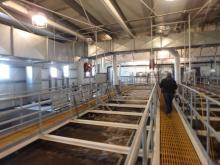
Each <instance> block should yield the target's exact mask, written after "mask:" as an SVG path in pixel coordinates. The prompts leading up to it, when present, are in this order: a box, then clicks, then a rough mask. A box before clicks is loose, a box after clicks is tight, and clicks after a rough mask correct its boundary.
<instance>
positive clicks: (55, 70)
mask: <svg viewBox="0 0 220 165" xmlns="http://www.w3.org/2000/svg"><path fill="white" fill-rule="evenodd" d="M57 75H58V73H57V68H55V67H51V68H50V76H51V77H52V78H57Z"/></svg>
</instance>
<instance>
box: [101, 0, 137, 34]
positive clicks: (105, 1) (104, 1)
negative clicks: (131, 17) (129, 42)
mask: <svg viewBox="0 0 220 165" xmlns="http://www.w3.org/2000/svg"><path fill="white" fill-rule="evenodd" d="M100 2H102V4H103V5H104V6H105V7H106V9H107V10H108V11H109V12H110V13H111V15H112V16H113V17H114V18H115V20H116V21H117V22H118V23H119V25H120V26H121V27H122V29H124V31H126V32H127V33H128V34H129V36H131V37H132V38H135V36H134V34H133V33H132V32H131V31H130V29H129V28H128V27H127V25H126V24H125V22H124V21H123V19H122V18H121V16H120V15H119V13H118V12H117V10H116V9H115V7H114V6H113V5H112V3H111V2H110V0H101V1H100Z"/></svg>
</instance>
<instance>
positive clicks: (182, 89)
mask: <svg viewBox="0 0 220 165" xmlns="http://www.w3.org/2000/svg"><path fill="white" fill-rule="evenodd" d="M186 94H187V95H186ZM188 95H190V97H188ZM178 96H179V98H180V100H179V101H180V102H181V101H183V104H182V103H181V104H182V105H183V106H180V112H181V113H182V114H183V117H184V119H185V120H186V122H187V123H188V126H189V128H190V129H191V130H192V131H196V130H199V129H201V127H199V128H198V129H197V128H194V127H193V120H195V119H198V120H199V121H200V122H201V124H202V126H204V130H205V131H206V133H207V134H206V135H205V138H206V147H204V146H203V145H202V142H201V141H199V140H198V143H199V146H201V147H200V149H201V150H202V151H203V152H204V154H205V157H206V158H207V160H209V162H210V163H209V164H214V163H213V160H214V159H213V158H210V151H211V150H213V148H212V147H213V146H212V145H211V143H212V142H211V141H212V139H211V135H212V136H213V138H215V140H216V141H218V142H220V136H219V134H218V133H217V131H216V129H215V128H214V127H213V126H212V125H211V124H210V121H211V119H210V105H212V104H213V103H214V105H218V106H219V105H220V102H219V101H217V100H215V99H213V98H211V97H209V96H207V95H205V94H204V93H201V92H199V91H197V90H195V89H193V88H191V87H188V86H186V85H183V84H179V93H178ZM196 96H200V98H199V99H202V98H203V99H205V108H203V106H202V105H203V102H201V110H205V115H203V113H202V115H201V114H200V113H199V112H198V111H197V109H196V108H197V102H196V101H197V99H196ZM185 104H186V105H187V107H188V108H187V109H185V108H184V107H185ZM181 107H183V108H181ZM188 113H190V114H188ZM188 119H189V121H188ZM202 130H203V129H202ZM194 133H195V135H194V136H195V139H199V138H198V137H197V136H198V135H197V133H196V132H194Z"/></svg>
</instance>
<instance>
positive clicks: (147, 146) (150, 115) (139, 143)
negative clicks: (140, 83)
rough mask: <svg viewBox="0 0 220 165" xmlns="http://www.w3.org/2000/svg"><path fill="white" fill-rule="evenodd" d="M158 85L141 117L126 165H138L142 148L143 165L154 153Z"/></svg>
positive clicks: (154, 88)
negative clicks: (136, 164) (148, 123)
mask: <svg viewBox="0 0 220 165" xmlns="http://www.w3.org/2000/svg"><path fill="white" fill-rule="evenodd" d="M157 101H158V93H157V84H155V85H154V87H153V89H152V92H151V94H150V97H149V100H148V103H147V105H146V107H145V110H144V112H143V115H142V117H141V120H140V123H139V126H138V129H137V131H136V133H135V135H134V140H133V142H132V145H131V148H130V149H129V154H128V155H127V157H126V161H125V164H126V165H133V164H135V163H136V161H137V158H138V154H139V150H140V149H141V148H142V164H147V162H148V158H149V154H150V153H152V151H153V147H154V142H153V138H154V131H155V130H154V128H155V123H156V122H155V120H156V112H157V111H156V110H157ZM148 121H150V125H149V126H148V127H149V131H148V133H147V131H146V130H147V122H148Z"/></svg>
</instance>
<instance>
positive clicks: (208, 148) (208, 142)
mask: <svg viewBox="0 0 220 165" xmlns="http://www.w3.org/2000/svg"><path fill="white" fill-rule="evenodd" d="M209 117H210V113H209V100H208V99H207V98H206V122H207V124H208V125H209V124H210V122H209V121H210V120H209ZM209 150H210V131H209V128H208V127H207V137H206V151H207V153H208V155H209Z"/></svg>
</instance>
